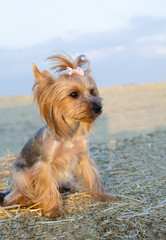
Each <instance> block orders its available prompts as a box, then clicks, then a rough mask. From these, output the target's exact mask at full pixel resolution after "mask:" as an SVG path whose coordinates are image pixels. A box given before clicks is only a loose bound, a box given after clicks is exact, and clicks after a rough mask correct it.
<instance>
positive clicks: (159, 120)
mask: <svg viewBox="0 0 166 240" xmlns="http://www.w3.org/2000/svg"><path fill="white" fill-rule="evenodd" d="M165 89H166V84H165V83H163V84H156V85H146V86H139V87H136V86H131V87H123V88H117V89H110V90H103V91H102V94H103V98H104V101H105V111H104V113H103V116H102V117H101V118H100V119H99V121H98V122H97V125H96V128H95V133H96V135H94V136H91V137H90V154H91V155H92V157H93V158H94V159H95V160H96V163H97V165H98V168H99V171H100V173H101V176H102V179H103V184H104V186H105V188H106V189H107V191H108V192H110V193H113V194H115V195H117V200H116V201H114V202H107V203H102V202H97V201H94V200H92V199H91V198H90V196H89V195H88V194H85V193H83V194H79V193H75V194H74V193H72V192H67V193H65V194H63V200H64V208H65V215H64V216H63V217H60V218H54V219H53V218H52V219H50V218H46V217H44V216H43V215H42V210H41V209H39V208H38V206H37V205H35V206H29V207H27V208H20V207H19V206H13V207H10V208H8V207H6V208H4V207H0V224H1V225H0V233H1V239H5V240H6V239H43V240H44V239H58V240H59V239H66V240H68V239H69V240H70V239H80V240H84V239H85V240H87V239H95V240H100V239H106V240H107V239H108V240H119V239H123V240H127V239H132V240H134V239H150V240H153V239H154V240H165V239H166V187H165V183H166V147H165V146H166V128H165V126H166V111H165V106H166V105H165V103H166V94H165V92H166V91H165ZM28 101H29V100H28ZM9 102H10V101H9V99H8V103H9ZM21 106H22V105H20V106H18V109H19V111H20V107H21ZM0 107H1V106H0ZM22 107H24V106H22ZM4 109H5V108H4V106H3V109H1V110H3V111H1V110H0V113H2V112H3V114H5V110H4ZM7 109H8V110H9V109H12V110H11V112H10V113H11V114H12V115H13V106H10V104H9V105H8V108H7ZM27 109H28V113H31V111H30V108H29V107H28V106H27V108H26V107H25V110H27ZM14 111H15V112H16V111H17V109H16V108H15V109H14ZM21 111H22V109H21ZM10 113H9V112H8V113H7V114H8V117H9V115H10ZM24 114H25V113H24ZM24 114H22V119H23V117H24ZM17 115H18V114H17ZM28 116H30V115H28ZM32 116H34V115H33V114H32ZM3 117H4V116H3ZM25 117H26V116H25ZM9 118H10V117H9ZM9 118H8V119H9ZM1 119H4V118H1ZM8 119H7V120H8ZM13 119H14V118H13ZM17 119H18V118H17ZM26 119H28V118H26ZM8 121H9V120H8ZM20 121H21V120H20ZM23 122H24V121H23ZM34 122H35V121H34V117H33V123H34ZM3 124H5V121H4V122H3ZM8 124H9V123H8ZM12 124H13V126H15V125H14V124H15V123H14V120H13V122H12ZM12 124H11V126H12ZM25 124H26V126H31V124H32V121H30V120H27V121H26V122H25ZM19 126H21V127H22V129H23V125H19ZM33 127H34V126H33ZM25 129H26V128H25ZM28 129H29V128H27V131H28ZM13 131H14V129H13ZM21 132H23V130H22V131H21V128H20V133H21ZM12 134H14V133H12ZM24 134H25V131H24ZM1 141H3V138H2V139H1ZM9 142H10V141H9ZM9 149H10V148H9ZM14 158H15V156H14V155H12V154H9V155H8V156H4V157H1V158H0V181H1V182H0V191H5V190H6V189H8V186H9V171H10V167H11V165H12V161H13V160H14Z"/></svg>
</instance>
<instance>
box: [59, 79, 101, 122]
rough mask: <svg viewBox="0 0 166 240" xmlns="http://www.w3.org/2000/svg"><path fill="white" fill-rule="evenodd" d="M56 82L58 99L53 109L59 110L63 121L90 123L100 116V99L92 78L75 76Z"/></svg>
mask: <svg viewBox="0 0 166 240" xmlns="http://www.w3.org/2000/svg"><path fill="white" fill-rule="evenodd" d="M58 81H59V84H60V87H59V89H57V96H59V97H58V99H57V98H56V99H57V102H56V103H55V108H58V109H59V111H60V113H61V115H62V116H63V117H64V119H66V118H67V119H68V118H69V119H71V120H73V121H81V122H87V123H92V122H93V121H94V120H95V119H96V118H97V117H98V116H99V115H100V114H101V112H102V103H101V98H100V97H99V94H98V90H97V87H96V84H95V82H94V80H93V79H92V78H87V77H81V76H78V75H75V76H72V77H68V78H67V79H66V77H65V78H64V77H62V79H59V80H58ZM58 92H60V94H59V93H58ZM55 94H56V93H55Z"/></svg>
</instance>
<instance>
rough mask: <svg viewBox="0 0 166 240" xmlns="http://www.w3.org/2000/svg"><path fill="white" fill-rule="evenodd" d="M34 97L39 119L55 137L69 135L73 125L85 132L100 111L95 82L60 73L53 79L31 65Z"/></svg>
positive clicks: (100, 104)
mask: <svg viewBox="0 0 166 240" xmlns="http://www.w3.org/2000/svg"><path fill="white" fill-rule="evenodd" d="M33 72H34V76H35V79H36V81H35V84H34V87H33V89H34V97H35V99H36V100H37V103H38V107H39V110H40V114H41V117H42V118H43V120H44V121H45V122H46V123H47V125H48V126H49V127H50V128H51V129H52V130H53V131H54V132H55V134H57V135H58V136H59V137H66V136H67V135H72V134H73V132H72V131H73V129H74V126H76V125H77V126H78V124H79V125H81V126H82V128H83V130H84V132H85V133H87V132H88V130H89V129H90V127H91V126H92V123H93V122H94V120H95V119H96V118H97V117H98V116H99V115H100V114H101V112H102V103H101V102H102V99H101V98H100V97H99V93H98V89H97V86H96V83H95V81H94V80H93V78H92V77H90V76H89V75H86V74H85V75H84V76H80V75H78V74H73V75H72V76H69V75H66V74H61V75H60V76H59V78H57V79H56V78H54V77H53V76H51V75H50V73H49V72H47V71H44V72H40V71H39V70H38V69H37V67H36V65H33Z"/></svg>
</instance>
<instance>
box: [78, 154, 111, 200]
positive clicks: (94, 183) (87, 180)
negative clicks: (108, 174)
mask: <svg viewBox="0 0 166 240" xmlns="http://www.w3.org/2000/svg"><path fill="white" fill-rule="evenodd" d="M77 174H78V178H79V179H80V180H81V178H82V179H83V180H84V186H85V187H86V188H87V189H88V190H89V191H90V194H91V195H92V196H93V197H94V198H95V199H97V200H100V201H104V202H105V201H112V200H115V196H113V195H110V194H108V193H107V192H106V191H105V189H104V188H103V185H102V180H101V176H100V174H99V172H98V170H97V167H96V165H95V163H94V162H93V160H92V159H90V158H88V157H87V158H86V157H85V158H82V159H80V161H79V166H78V169H77Z"/></svg>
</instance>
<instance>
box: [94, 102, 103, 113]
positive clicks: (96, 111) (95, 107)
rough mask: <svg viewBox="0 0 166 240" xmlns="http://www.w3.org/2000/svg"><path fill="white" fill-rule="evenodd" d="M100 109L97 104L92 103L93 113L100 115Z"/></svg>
mask: <svg viewBox="0 0 166 240" xmlns="http://www.w3.org/2000/svg"><path fill="white" fill-rule="evenodd" d="M101 109H102V106H101V105H99V104H97V103H93V111H94V112H95V113H100V112H101Z"/></svg>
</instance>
